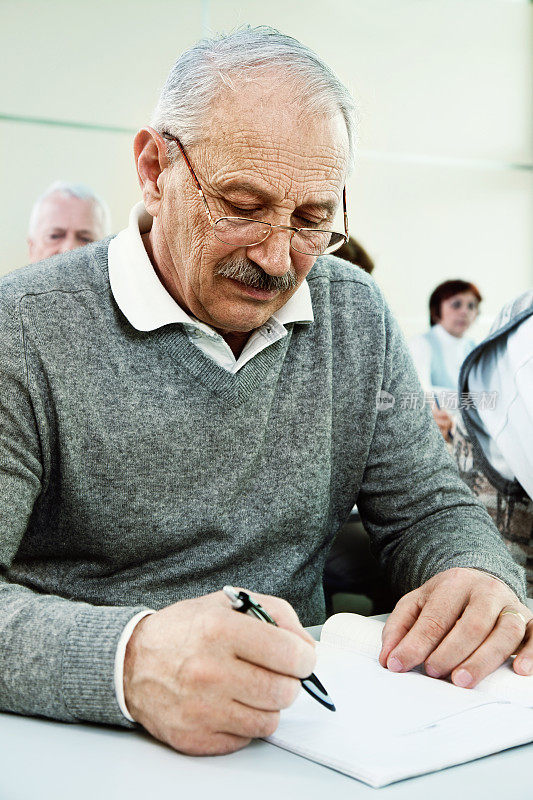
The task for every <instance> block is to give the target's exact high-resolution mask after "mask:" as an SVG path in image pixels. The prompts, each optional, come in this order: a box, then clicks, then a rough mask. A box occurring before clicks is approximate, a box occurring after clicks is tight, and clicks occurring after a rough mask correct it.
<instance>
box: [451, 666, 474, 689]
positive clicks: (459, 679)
mask: <svg viewBox="0 0 533 800" xmlns="http://www.w3.org/2000/svg"><path fill="white" fill-rule="evenodd" d="M452 682H453V683H454V684H455V685H456V686H462V687H463V689H467V688H468V687H469V686H470V684H471V683H472V676H471V674H470V673H469V672H468V670H466V669H460V670H459V671H458V672H456V673H455V675H454V676H453V677H452Z"/></svg>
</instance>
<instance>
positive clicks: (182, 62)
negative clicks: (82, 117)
mask: <svg viewBox="0 0 533 800" xmlns="http://www.w3.org/2000/svg"><path fill="white" fill-rule="evenodd" d="M265 69H266V70H269V69H275V70H277V71H279V72H280V74H281V76H282V80H283V82H287V81H292V82H293V83H295V84H296V85H297V86H298V89H299V101H300V103H301V104H302V105H303V106H304V107H305V108H306V109H308V110H309V111H311V112H312V113H314V114H325V115H327V116H332V115H333V114H335V113H338V112H339V111H340V112H341V114H342V116H343V117H344V121H345V123H346V130H347V132H348V140H349V165H350V168H351V167H352V166H353V158H354V146H355V127H356V114H355V104H354V101H353V98H352V96H351V94H350V92H349V91H348V89H347V88H346V87H345V86H344V84H343V83H341V81H340V80H339V78H338V77H337V76H336V75H335V73H334V72H333V70H332V69H331V68H330V67H328V65H327V64H326V63H325V62H324V61H322V59H321V58H319V56H317V54H316V53H314V52H313V51H312V50H311V49H310V48H309V47H307V46H306V45H304V44H302V43H301V42H299V41H298V40H297V39H293V38H292V36H286V35H285V34H283V33H280V32H279V31H277V30H275V29H274V28H270V27H268V26H266V25H261V26H259V27H256V28H252V27H250V26H246V27H244V28H240V29H238V30H236V31H233V32H232V33H229V34H220V35H219V36H216V37H214V38H211V39H201V40H200V41H199V42H198V43H197V44H195V45H194V46H193V47H191V48H190V50H186V51H185V52H184V53H182V55H181V56H180V57H179V58H178V60H177V61H176V63H175V64H174V66H173V67H172V69H171V70H170V73H169V76H168V78H167V80H166V83H165V85H164V86H163V89H162V91H161V95H160V97H159V101H158V103H157V106H156V108H155V111H154V113H153V116H152V120H151V123H150V124H151V125H152V127H153V128H155V129H156V130H157V131H159V133H162V132H163V131H166V132H168V133H171V134H172V135H173V136H177V137H178V139H179V140H180V141H181V142H182V143H183V145H188V144H193V143H194V142H197V141H200V140H201V139H202V133H203V131H204V130H205V122H204V120H205V116H206V115H207V112H208V111H209V108H210V105H211V102H212V101H213V100H214V99H215V98H216V96H217V94H218V92H219V91H220V89H221V88H222V87H223V86H227V87H229V88H233V86H234V84H233V79H239V78H248V79H249V78H251V77H253V76H254V75H255V74H257V73H258V72H264V71H265Z"/></svg>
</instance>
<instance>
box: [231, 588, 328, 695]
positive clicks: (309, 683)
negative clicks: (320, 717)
mask: <svg viewBox="0 0 533 800" xmlns="http://www.w3.org/2000/svg"><path fill="white" fill-rule="evenodd" d="M222 591H223V592H224V594H225V595H226V597H227V598H229V600H230V602H231V607H232V608H234V609H235V611H240V612H241V614H250V616H252V617H255V618H256V619H260V620H262V621H263V622H268V624H269V625H276V627H277V623H276V622H275V620H273V619H272V617H271V616H270V614H269V613H268V612H267V611H265V609H264V608H263V607H262V606H260V605H259V603H258V602H256V601H255V600H253V599H252V598H251V597H250V595H249V594H248V593H247V592H237V590H236V589H234V588H233V586H224V588H223V590H222ZM300 683H301V684H302V686H303V688H304V689H305V691H306V692H308V694H310V695H311V697H314V698H315V700H318V702H319V703H321V704H322V705H323V706H325V707H326V708H329V710H330V711H335V710H336V709H335V706H334V705H333V703H332V701H331V698H330V696H329V694H328V693H327V691H326V689H325V688H324V686H322V684H321V683H320V681H319V680H318V678H317V676H316V675H315V673H314V672H312V673H311V675H308V677H307V678H301V679H300Z"/></svg>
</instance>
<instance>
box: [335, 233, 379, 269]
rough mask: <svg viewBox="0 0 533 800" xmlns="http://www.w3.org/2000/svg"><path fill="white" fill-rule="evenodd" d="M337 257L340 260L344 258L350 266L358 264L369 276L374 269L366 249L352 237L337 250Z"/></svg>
mask: <svg viewBox="0 0 533 800" xmlns="http://www.w3.org/2000/svg"><path fill="white" fill-rule="evenodd" d="M335 255H336V256H338V257H339V258H344V260H345V261H349V262H350V264H356V265H357V266H358V267H361V268H362V269H364V271H365V272H368V273H369V274H370V273H371V272H372V270H373V269H374V262H373V261H372V259H371V258H370V256H369V255H368V253H367V252H366V250H365V248H364V247H363V246H362V245H360V244H359V242H358V241H357V240H356V239H354V238H353V237H352V236H350V238H349V239H348V241H347V242H345V243H344V244H343V245H342V247H339V249H338V250H335Z"/></svg>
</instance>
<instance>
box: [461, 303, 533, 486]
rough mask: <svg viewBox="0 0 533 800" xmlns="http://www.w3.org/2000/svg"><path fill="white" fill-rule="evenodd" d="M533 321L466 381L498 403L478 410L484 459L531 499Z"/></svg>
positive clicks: (485, 355)
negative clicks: (483, 431)
mask: <svg viewBox="0 0 533 800" xmlns="http://www.w3.org/2000/svg"><path fill="white" fill-rule="evenodd" d="M532 342H533V317H528V318H527V319H525V320H524V321H523V322H522V323H520V325H518V327H516V328H515V329H514V330H512V331H511V333H509V335H508V336H507V337H506V338H505V339H504V340H503V341H498V342H497V343H496V345H494V346H493V347H490V348H487V350H486V351H484V352H482V354H481V356H480V357H479V359H478V360H477V361H476V363H475V364H474V366H473V367H472V370H471V372H470V374H469V376H468V388H469V390H470V392H471V393H472V394H474V393H476V392H477V393H478V394H479V395H480V396H481V395H482V394H484V393H488V394H491V393H494V394H495V397H496V402H495V403H494V405H493V406H492V405H491V404H488V405H483V404H481V403H480V404H478V407H477V412H478V414H479V416H480V418H481V421H482V422H483V425H484V426H485V431H486V434H487V435H486V437H485V438H482V439H481V440H480V444H481V446H482V447H483V451H484V453H485V456H486V457H487V459H488V460H489V462H490V463H491V464H492V466H493V467H494V468H495V469H496V470H497V471H498V472H499V473H500V474H501V475H502V476H503V477H504V478H507V480H513V479H515V478H516V479H517V480H518V481H519V482H520V483H521V484H522V486H523V487H524V489H525V490H526V492H527V494H528V495H529V496H530V497H531V498H533V405H532V403H531V398H532V397H533V345H532Z"/></svg>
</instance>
